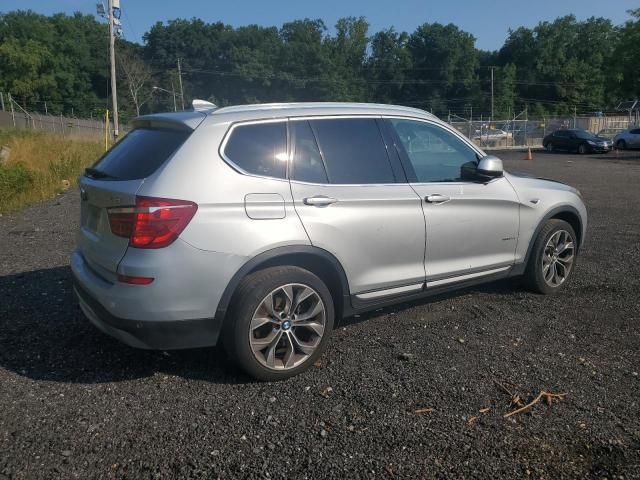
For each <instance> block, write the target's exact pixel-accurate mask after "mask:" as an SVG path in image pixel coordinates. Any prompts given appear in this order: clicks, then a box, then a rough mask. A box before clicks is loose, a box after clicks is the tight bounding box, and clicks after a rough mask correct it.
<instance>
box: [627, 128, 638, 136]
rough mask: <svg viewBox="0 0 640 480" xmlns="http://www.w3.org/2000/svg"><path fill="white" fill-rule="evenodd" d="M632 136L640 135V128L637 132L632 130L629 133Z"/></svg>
mask: <svg viewBox="0 0 640 480" xmlns="http://www.w3.org/2000/svg"><path fill="white" fill-rule="evenodd" d="M629 133H630V134H632V135H640V128H636V129H635V130H631V131H630V132H629Z"/></svg>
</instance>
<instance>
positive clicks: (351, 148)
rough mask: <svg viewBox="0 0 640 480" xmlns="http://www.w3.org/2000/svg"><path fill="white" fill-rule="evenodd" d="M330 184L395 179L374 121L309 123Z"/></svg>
mask: <svg viewBox="0 0 640 480" xmlns="http://www.w3.org/2000/svg"><path fill="white" fill-rule="evenodd" d="M310 123H311V125H312V127H313V128H314V130H315V132H316V134H317V137H318V142H319V144H320V149H321V151H322V155H323V157H324V162H325V165H326V168H327V175H328V177H329V182H330V183H335V184H365V183H394V182H395V177H394V176H393V171H392V170H391V164H390V163H389V158H388V157H387V150H386V147H385V144H384V142H383V140H382V135H381V134H380V130H379V129H378V125H377V124H376V121H375V119H372V118H344V119H341V118H332V119H326V120H312V121H311V122H310Z"/></svg>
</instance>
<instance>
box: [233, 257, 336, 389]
mask: <svg viewBox="0 0 640 480" xmlns="http://www.w3.org/2000/svg"><path fill="white" fill-rule="evenodd" d="M304 295H308V296H307V297H304ZM301 297H304V299H303V300H302V301H301V302H300V303H299V305H298V306H297V307H296V306H294V305H295V302H296V301H297V300H298V299H300V298H301ZM292 306H293V307H294V311H293V312H291V311H290V309H291V307H292ZM316 309H318V312H319V313H317V314H315V315H314V316H312V317H310V320H309V319H302V318H301V317H303V316H308V315H312V314H314V312H316ZM334 321H335V309H334V305H333V298H332V297H331V293H330V292H329V289H328V288H327V286H326V285H325V284H324V282H323V281H322V280H320V278H318V277H317V276H316V275H314V274H313V273H311V272H309V271H308V270H304V269H302V268H298V267H272V268H267V269H264V270H260V271H258V272H255V273H252V274H250V275H248V276H247V277H246V278H245V279H243V280H242V282H241V283H240V285H239V286H238V289H237V290H236V293H235V294H234V296H233V299H232V301H231V308H230V310H229V314H228V317H227V319H226V320H225V329H224V332H223V344H224V348H225V350H226V351H227V353H228V355H229V357H230V358H231V360H232V361H233V362H234V363H235V364H236V365H238V366H239V367H240V368H241V369H242V370H244V371H245V372H246V373H247V374H249V375H250V376H252V377H253V378H255V379H258V380H264V381H276V380H284V379H286V378H289V377H292V376H294V375H297V374H299V373H301V372H303V371H305V370H306V369H307V368H309V367H310V366H311V365H313V363H314V362H315V361H316V360H317V359H318V357H320V355H322V352H323V351H324V349H325V347H326V344H327V341H328V340H329V337H330V335H331V332H332V330H333V325H334ZM320 327H322V328H320ZM287 363H288V365H287Z"/></svg>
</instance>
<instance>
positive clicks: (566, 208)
mask: <svg viewBox="0 0 640 480" xmlns="http://www.w3.org/2000/svg"><path fill="white" fill-rule="evenodd" d="M565 212H568V213H571V214H573V215H575V216H576V218H577V219H578V225H579V230H580V231H579V232H576V235H579V236H580V242H579V243H578V248H577V249H576V252H579V251H580V248H581V247H582V244H583V243H584V239H583V238H582V237H583V233H582V225H583V221H582V217H581V216H580V212H578V210H577V209H576V208H575V207H574V206H572V205H560V206H557V207H555V208H552V209H551V210H549V211H548V212H547V213H546V214H545V215H544V217H542V219H541V220H540V221H539V222H538V226H537V227H536V229H535V230H534V232H533V235H532V236H531V240H530V241H529V246H528V247H527V253H526V255H525V257H524V261H523V262H522V263H519V264H517V265H515V266H514V269H513V271H512V275H521V274H523V273H524V272H525V270H526V269H527V265H528V264H529V258H530V257H531V252H532V251H533V244H534V243H535V242H536V239H537V238H538V235H539V234H540V230H542V228H543V227H544V224H545V223H547V221H548V220H551V219H552V218H553V217H555V216H556V215H558V214H559V213H565Z"/></svg>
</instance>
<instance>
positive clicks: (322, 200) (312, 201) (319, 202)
mask: <svg viewBox="0 0 640 480" xmlns="http://www.w3.org/2000/svg"><path fill="white" fill-rule="evenodd" d="M337 201H338V199H337V198H331V197H325V196H324V195H316V196H315V197H307V198H305V199H303V200H302V203H304V204H305V205H312V206H314V207H326V206H328V205H331V204H332V203H336V202H337Z"/></svg>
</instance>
